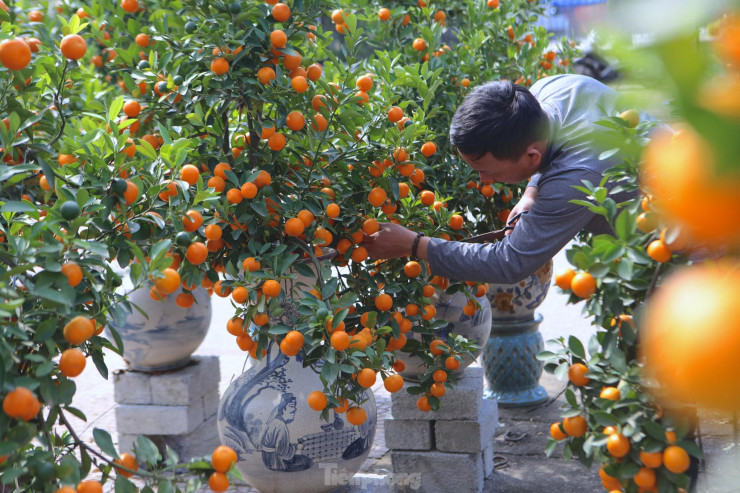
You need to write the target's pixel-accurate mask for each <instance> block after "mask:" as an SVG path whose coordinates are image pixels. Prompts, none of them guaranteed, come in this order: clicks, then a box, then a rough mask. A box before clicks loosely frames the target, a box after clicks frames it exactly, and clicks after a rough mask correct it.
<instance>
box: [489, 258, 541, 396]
mask: <svg viewBox="0 0 740 493" xmlns="http://www.w3.org/2000/svg"><path fill="white" fill-rule="evenodd" d="M551 277H552V260H549V261H548V262H547V263H546V264H545V265H543V266H542V267H540V268H539V269H538V270H537V271H536V272H535V273H534V274H532V275H531V276H529V277H527V278H526V279H524V280H522V281H520V282H518V283H514V284H489V285H488V286H489V287H488V293H487V294H486V296H488V299H489V301H490V304H491V313H492V324H491V335H490V337H489V338H488V343H487V344H486V347H485V351H484V352H483V356H482V358H481V359H482V365H483V369H484V371H485V377H486V387H487V388H486V390H485V391H484V396H485V397H487V398H495V399H496V400H497V401H498V404H499V405H500V406H502V407H523V406H531V405H535V404H539V403H542V402H545V401H546V400H547V391H546V390H545V388H544V387H543V386H542V385H540V384H539V381H540V377H541V376H542V370H543V362H542V361H540V360H538V359H537V353H539V352H540V351H542V350H543V349H544V348H545V344H544V342H543V340H542V334H541V333H540V330H539V326H540V323H541V322H542V315H540V314H535V309H536V308H537V307H538V306H540V305H541V304H542V302H543V301H544V300H545V296H546V295H547V291H548V290H549V287H550V279H551Z"/></svg>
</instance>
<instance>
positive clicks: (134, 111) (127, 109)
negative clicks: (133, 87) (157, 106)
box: [123, 100, 141, 118]
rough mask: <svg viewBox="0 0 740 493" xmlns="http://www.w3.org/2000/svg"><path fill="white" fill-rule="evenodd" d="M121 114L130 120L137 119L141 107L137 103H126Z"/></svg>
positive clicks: (132, 101)
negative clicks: (124, 114)
mask: <svg viewBox="0 0 740 493" xmlns="http://www.w3.org/2000/svg"><path fill="white" fill-rule="evenodd" d="M123 112H124V113H126V116H129V117H131V118H134V117H137V116H139V113H141V105H140V104H139V102H138V101H134V100H131V101H126V103H125V104H124V105H123Z"/></svg>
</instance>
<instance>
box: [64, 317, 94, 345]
mask: <svg viewBox="0 0 740 493" xmlns="http://www.w3.org/2000/svg"><path fill="white" fill-rule="evenodd" d="M94 333H95V326H94V325H93V323H92V321H91V320H90V319H89V318H88V317H86V316H84V315H77V316H76V317H74V318H73V319H72V320H70V321H69V322H67V324H66V325H65V326H64V329H63V334H64V339H66V341H67V342H68V343H70V344H72V345H74V346H78V345H80V344H82V343H83V342H85V341H87V340H88V339H90V338H91V337H92V336H93V334H94Z"/></svg>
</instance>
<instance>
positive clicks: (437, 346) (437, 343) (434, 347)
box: [429, 339, 445, 356]
mask: <svg viewBox="0 0 740 493" xmlns="http://www.w3.org/2000/svg"><path fill="white" fill-rule="evenodd" d="M441 347H442V348H443V347H445V343H444V341H443V340H442V339H435V340H433V341H432V342H431V343H430V344H429V352H431V353H432V354H433V355H435V356H439V355H440V354H443V353H444V351H443V350H442V349H441Z"/></svg>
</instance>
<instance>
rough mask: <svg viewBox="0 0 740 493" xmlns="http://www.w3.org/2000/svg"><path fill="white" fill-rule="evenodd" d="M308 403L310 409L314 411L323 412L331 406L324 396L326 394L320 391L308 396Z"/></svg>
mask: <svg viewBox="0 0 740 493" xmlns="http://www.w3.org/2000/svg"><path fill="white" fill-rule="evenodd" d="M307 402H308V407H310V408H311V409H313V410H314V411H323V410H324V409H325V408H326V406H327V405H328V404H329V401H328V399H327V398H326V395H324V393H323V392H321V391H320V390H314V391H313V392H311V393H310V394H308V399H307Z"/></svg>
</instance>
